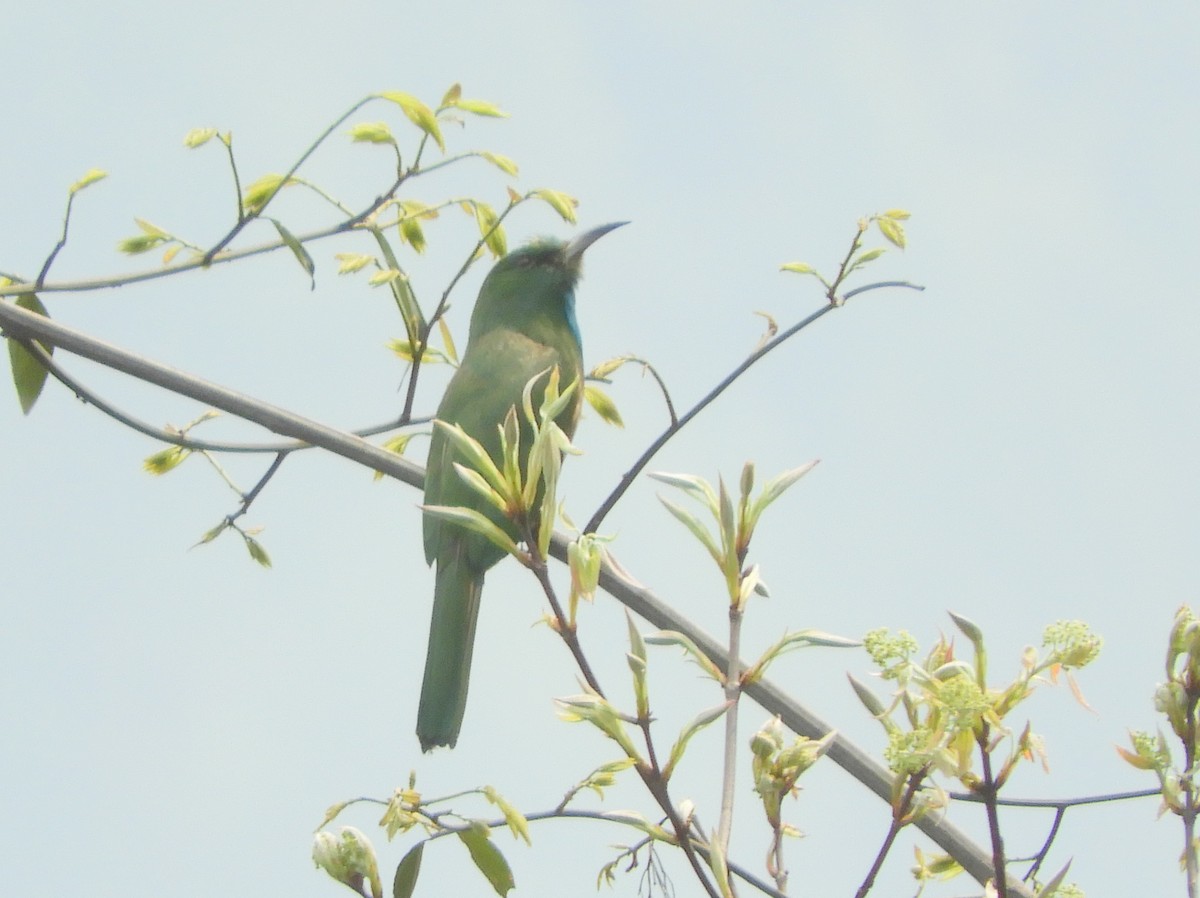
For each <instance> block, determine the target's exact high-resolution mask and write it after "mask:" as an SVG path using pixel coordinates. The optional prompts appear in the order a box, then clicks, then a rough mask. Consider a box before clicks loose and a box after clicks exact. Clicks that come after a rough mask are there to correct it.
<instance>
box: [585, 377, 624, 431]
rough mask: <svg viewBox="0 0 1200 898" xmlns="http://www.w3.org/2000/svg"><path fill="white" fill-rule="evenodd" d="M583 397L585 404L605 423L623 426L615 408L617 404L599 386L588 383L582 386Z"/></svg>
mask: <svg viewBox="0 0 1200 898" xmlns="http://www.w3.org/2000/svg"><path fill="white" fill-rule="evenodd" d="M583 398H584V399H586V400H587V404H588V405H590V406H591V407H592V410H593V411H595V412H596V414H598V415H599V416H600V420H601V421H603V422H604V423H605V424H611V425H612V426H613V427H624V426H625V422H624V421H623V420H621V413H620V411H618V410H617V404H616V403H615V402H613V401H612V397H611V396H609V395H608V394H607V393H605V392H604V391H603V390H601V389H600V388H599V387H593V386H591V385H590V384H589V385H586V386H584V388H583Z"/></svg>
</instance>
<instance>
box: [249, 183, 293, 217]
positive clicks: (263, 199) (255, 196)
mask: <svg viewBox="0 0 1200 898" xmlns="http://www.w3.org/2000/svg"><path fill="white" fill-rule="evenodd" d="M296 183H298V182H297V181H296V179H295V178H288V179H286V180H284V177H283V175H277V174H269V175H263V176H262V177H261V178H259V179H258V180H257V181H254V182H252V183H251V184H250V185H249V186H247V187H246V190H245V192H244V193H243V195H242V203H243V205H245V207H246V211H247V212H248V213H250V214H252V215H254V214H257V213H259V212H261V211H262V210H263V209H264V208H265V207H266V205H267V203H269V202H270V201H271V200H272V199H274V197H275V194H277V193H278V192H279V191H281V190H283V188H285V187H287V186H289V185H291V184H296Z"/></svg>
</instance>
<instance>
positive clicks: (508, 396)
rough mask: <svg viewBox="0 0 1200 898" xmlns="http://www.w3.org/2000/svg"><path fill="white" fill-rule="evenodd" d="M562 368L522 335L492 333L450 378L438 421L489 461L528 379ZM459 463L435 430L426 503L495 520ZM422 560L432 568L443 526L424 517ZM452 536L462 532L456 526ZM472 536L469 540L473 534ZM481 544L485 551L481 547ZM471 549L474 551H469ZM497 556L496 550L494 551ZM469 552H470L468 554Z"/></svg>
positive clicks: (554, 357) (553, 352) (470, 351)
mask: <svg viewBox="0 0 1200 898" xmlns="http://www.w3.org/2000/svg"><path fill="white" fill-rule="evenodd" d="M560 364H562V359H561V357H560V355H559V353H558V352H557V351H556V350H554V349H553V348H552V347H550V346H547V345H545V344H544V343H538V342H536V341H534V340H531V339H529V337H526V336H524V335H523V334H520V333H517V332H515V331H511V330H505V329H497V330H494V331H491V332H489V333H487V334H484V335H481V336H480V337H478V338H477V339H476V340H474V341H472V343H471V345H470V346H469V347H468V351H467V352H466V354H465V355H464V356H463V360H462V363H461V365H460V366H459V368H458V370H457V371H456V372H455V373H454V377H452V378H451V379H450V384H449V386H447V387H446V393H445V395H444V396H443V397H442V402H441V404H440V405H439V406H438V411H437V417H438V418H439V419H440V420H442V421H446V422H447V423H450V424H458V425H459V426H460V427H462V429H463V430H464V431H466V432H467V434H469V435H470V436H472V437H474V438H475V439H476V440H478V441H479V442H480V443H481V444H482V445H483V447H484V448H485V449H486V450H487V451H488V454H489V455H491V456H492V457H493V458H495V457H497V456H498V455H499V454H500V435H499V425H500V424H502V423H503V421H504V417H505V415H507V414H508V410H509V409H510V408H512V407H513V406H514V405H516V406H517V407H518V412H519V411H520V403H521V393H522V391H523V390H524V389H525V384H526V383H528V382H529V379H530V378H531V377H533V376H534V375H536V374H538V373H539V372H541V371H544V370H546V369H547V368H550V367H552V366H553V365H560ZM455 460H460V461H461V459H459V458H458V456H457V455H456V454H455V453H454V452H453V451H452V447H451V445H450V443H449V441H448V440H447V439H446V438H445V437H444V436H443V435H442V434H441V432H440V431H439V430H438V429H437V428H435V429H434V432H433V439H432V441H431V442H430V446H429V461H428V465H427V470H426V474H425V504H426V505H451V506H456V505H457V506H466V507H467V508H475V509H477V510H479V511H483V512H485V513H488V514H489V517H494V518H496V519H497V523H501V522H500V521H499V520H498V515H499V513H498V512H496V513H495V514H494V515H493V514H492V513H491V512H492V509H491V507H490V506H487V505H486V504H485V503H484V500H483V499H482V498H481V497H480V496H479V495H478V494H477V493H476V492H475V491H474V490H472V489H471V488H470V487H468V486H467V485H466V484H465V483H463V481H462V479H461V478H460V477H459V476H458V474H457V473H456V472H455V470H454V465H453V462H454V461H455ZM424 523H425V560H426V561H427V562H428V563H429V564H432V563H433V562H434V560H435V559H436V558H437V555H438V550H439V548H440V547H441V546H442V545H443V543H442V534H443V529H444V528H445V527H448V526H449V527H454V525H453V524H446V523H445V522H444V521H441V520H439V519H437V518H435V517H432V516H431V515H426V516H425V522H424ZM455 530H456V531H457V532H465V531H462V530H461V528H455ZM472 536H474V535H473V534H472ZM475 539H476V540H478V541H480V543H481V545H480V546H479V547H477V551H479V552H483V553H484V554H489V549H492V548H494V547H492V546H491V544H490V543H487V542H486V540H485V539H484V538H483V537H482V536H475ZM485 546H486V548H485ZM473 548H474V547H473ZM495 552H496V557H495V558H493V559H492V560H491V563H494V562H495V561H496V560H498V558H499V553H500V550H499V549H495ZM472 554H475V552H473V553H472Z"/></svg>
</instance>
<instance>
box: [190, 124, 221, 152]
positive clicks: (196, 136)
mask: <svg viewBox="0 0 1200 898" xmlns="http://www.w3.org/2000/svg"><path fill="white" fill-rule="evenodd" d="M216 136H217V129H216V128H193V129H192V130H191V131H189V132H188V133H187V134H185V135H184V136H183V145H184V146H185V147H187V148H188V149H189V150H194V149H196V147H202V146H204V145H205V144H206V143H208V142H209V141H210V140H212V139H213V138H214V137H216Z"/></svg>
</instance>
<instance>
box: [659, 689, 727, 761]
mask: <svg viewBox="0 0 1200 898" xmlns="http://www.w3.org/2000/svg"><path fill="white" fill-rule="evenodd" d="M731 704H733V703H732V702H722V703H721V704H719V705H717V706H716V707H715V708H709V709H708V710H707V711H701V712H700V713H699V714H697V715H696V716H695V717H694V718H692V721H691V723H689V724H688V725H687V726H685V727H684V728H683V729H682V730H681V731H680V733H679V736H678V738H676V740H675V744H674V745H672V746H671V756H670V758H669V760H668V761H667V766H666V767H664V768H663V779H666V778H667V777H669V776H670V775H671V771H673V770H674V769H675V765H676V764H678V763H679V761H680V759H681V758H683V753H684V750H685V749H687V744H688V743H689V742H690V741H691V739H692V737H693V736H695V735H696V734H697V733H698V732H700V731H701V730H702V729H704V728H705V727H706V726H708V725H709V724H711V723H713V722H714V721H717V720H720V719H721V717H722V716H723V715H724V714H725V712H726V711H728V710H729V706H730V705H731Z"/></svg>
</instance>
